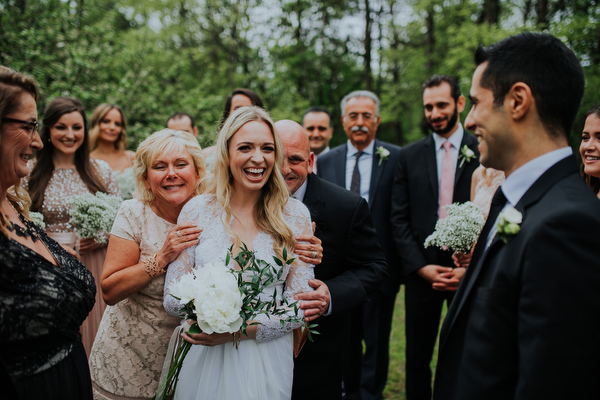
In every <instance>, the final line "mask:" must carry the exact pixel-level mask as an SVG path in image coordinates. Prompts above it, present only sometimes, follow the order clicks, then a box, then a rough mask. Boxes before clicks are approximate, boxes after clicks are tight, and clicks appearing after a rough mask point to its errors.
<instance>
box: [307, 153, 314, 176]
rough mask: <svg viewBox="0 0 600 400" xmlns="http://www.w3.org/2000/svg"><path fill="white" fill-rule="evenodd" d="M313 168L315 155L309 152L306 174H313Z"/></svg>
mask: <svg viewBox="0 0 600 400" xmlns="http://www.w3.org/2000/svg"><path fill="white" fill-rule="evenodd" d="M314 166H315V153H313V152H312V151H311V152H310V156H308V173H309V174H310V173H312V172H313V168H314Z"/></svg>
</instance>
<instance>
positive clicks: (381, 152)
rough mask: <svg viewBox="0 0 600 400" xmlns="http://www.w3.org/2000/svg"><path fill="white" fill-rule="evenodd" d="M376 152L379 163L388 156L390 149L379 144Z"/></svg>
mask: <svg viewBox="0 0 600 400" xmlns="http://www.w3.org/2000/svg"><path fill="white" fill-rule="evenodd" d="M376 153H377V155H379V165H381V163H382V162H383V161H385V160H387V159H388V157H389V156H390V151H389V150H388V149H386V148H385V147H383V146H379V147H378V148H377V151H376Z"/></svg>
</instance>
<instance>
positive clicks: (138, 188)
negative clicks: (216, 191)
mask: <svg viewBox="0 0 600 400" xmlns="http://www.w3.org/2000/svg"><path fill="white" fill-rule="evenodd" d="M186 150H187V151H188V152H189V153H190V155H191V156H192V160H194V167H195V168H196V173H197V174H198V177H199V179H198V183H196V190H195V191H194V193H195V194H196V195H198V194H200V193H202V192H203V191H204V180H203V178H204V176H205V175H206V167H205V164H204V156H202V149H201V148H200V145H199V144H198V141H197V140H196V138H195V137H194V136H192V134H191V133H188V132H185V131H175V130H173V129H163V130H160V131H158V132H156V133H153V134H152V135H150V136H149V137H148V138H147V139H146V140H144V141H143V142H142V143H140V145H139V147H138V149H137V151H136V152H135V159H134V161H133V175H134V176H135V191H134V192H133V197H134V198H136V199H138V200H141V201H143V202H145V203H147V204H152V203H153V202H154V199H155V197H154V193H152V191H150V190H148V189H146V185H145V183H146V178H147V177H148V168H150V167H151V166H152V164H153V163H154V161H156V159H157V158H158V157H159V156H160V155H161V154H162V153H177V154H181V153H184V151H186Z"/></svg>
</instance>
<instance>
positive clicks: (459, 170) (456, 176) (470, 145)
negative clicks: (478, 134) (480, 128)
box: [454, 131, 477, 186]
mask: <svg viewBox="0 0 600 400" xmlns="http://www.w3.org/2000/svg"><path fill="white" fill-rule="evenodd" d="M470 137H471V136H469V134H468V133H467V132H466V131H464V134H463V138H462V142H461V143H460V148H459V149H458V158H457V160H456V172H455V173H454V186H456V183H457V182H458V180H459V179H460V177H461V176H462V174H463V172H465V169H467V165H468V164H469V161H467V160H465V161H464V162H463V163H462V166H460V164H461V162H462V161H463V159H462V158H460V157H461V151H462V148H463V147H464V146H467V147H468V148H469V149H471V150H473V152H474V153H475V150H476V147H477V145H476V144H475V145H474V144H473V142H471V140H469V138H470ZM469 142H471V143H469ZM475 143H476V142H475ZM473 147H475V149H474V148H473ZM471 161H472V160H471Z"/></svg>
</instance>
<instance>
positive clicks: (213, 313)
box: [194, 264, 243, 333]
mask: <svg viewBox="0 0 600 400" xmlns="http://www.w3.org/2000/svg"><path fill="white" fill-rule="evenodd" d="M242 301H243V299H242V294H241V293H240V290H239V288H238V282H237V278H236V277H235V276H234V275H233V274H232V273H231V272H230V270H229V269H228V268H227V267H226V266H223V265H221V266H219V265H213V264H208V265H205V266H204V267H202V268H199V269H198V270H196V291H195V294H194V312H195V314H196V316H197V317H198V318H197V322H198V326H199V327H200V329H202V331H203V332H206V333H213V332H216V333H226V332H228V333H233V332H237V331H238V330H239V329H240V327H241V326H242V322H243V320H242V318H241V317H240V310H241V307H242Z"/></svg>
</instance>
